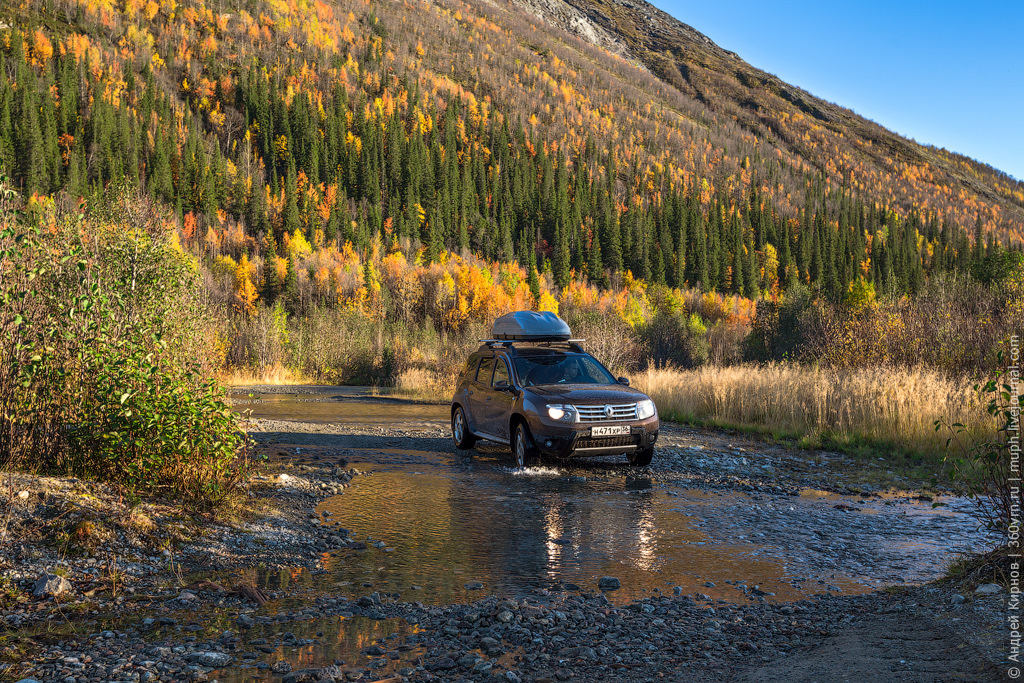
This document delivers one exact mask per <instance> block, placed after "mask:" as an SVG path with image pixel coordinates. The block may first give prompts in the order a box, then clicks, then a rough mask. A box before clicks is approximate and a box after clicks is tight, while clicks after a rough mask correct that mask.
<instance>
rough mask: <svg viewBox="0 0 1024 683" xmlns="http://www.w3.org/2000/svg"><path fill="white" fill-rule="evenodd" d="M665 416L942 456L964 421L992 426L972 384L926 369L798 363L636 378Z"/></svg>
mask: <svg viewBox="0 0 1024 683" xmlns="http://www.w3.org/2000/svg"><path fill="white" fill-rule="evenodd" d="M634 384H635V386H637V387H638V388H640V389H641V390H642V391H645V392H647V394H649V395H650V396H651V398H653V399H654V401H655V403H656V404H657V405H658V410H659V412H660V414H661V415H662V416H663V417H665V418H669V419H671V418H677V419H689V420H697V421H708V422H715V423H719V424H730V425H737V426H745V427H757V428H764V429H766V430H769V431H772V432H776V433H778V432H782V433H786V434H790V435H796V436H800V437H804V438H808V439H810V440H811V441H812V442H815V441H819V440H821V438H822V437H827V438H828V439H830V440H832V441H835V442H837V443H858V442H873V443H884V444H891V445H895V446H899V447H904V448H907V449H910V450H914V451H918V452H925V453H929V452H930V453H934V454H938V453H940V452H941V451H942V450H943V449H944V444H945V440H946V438H947V437H948V436H949V433H948V431H945V430H942V431H939V432H936V431H935V426H934V423H935V420H937V419H941V418H944V419H946V420H947V421H948V422H950V423H955V422H960V423H962V424H964V425H966V426H967V428H968V430H969V431H970V432H971V433H972V434H973V435H981V434H984V433H991V432H992V431H993V430H994V427H995V425H994V422H993V421H992V420H991V419H990V418H989V416H988V414H987V413H986V412H985V410H984V407H983V406H982V404H981V401H980V400H979V399H978V397H977V395H976V394H975V393H974V391H973V390H972V389H971V386H972V383H971V382H970V381H969V380H966V379H963V380H951V379H948V378H946V377H944V376H943V375H942V374H940V373H938V372H935V371H934V370H930V369H927V368H917V369H911V370H905V369H899V368H889V367H877V368H870V369H863V370H853V371H848V372H838V371H835V370H825V369H816V368H808V367H802V366H797V365H784V364H775V365H767V366H756V365H742V366H732V367H703V368H700V369H697V370H690V371H679V370H671V369H668V370H649V371H647V372H644V373H638V374H636V375H634Z"/></svg>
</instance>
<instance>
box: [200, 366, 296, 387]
mask: <svg viewBox="0 0 1024 683" xmlns="http://www.w3.org/2000/svg"><path fill="white" fill-rule="evenodd" d="M219 379H220V381H221V383H222V384H224V385H225V386H229V387H237V386H250V385H254V384H268V385H274V386H287V385H290V384H316V382H314V381H312V380H311V379H309V378H308V377H306V376H305V375H303V374H302V373H301V372H299V371H297V370H294V369H292V368H286V367H284V366H283V365H280V364H277V365H271V366H269V367H266V368H263V370H262V372H259V373H254V372H250V371H248V370H244V369H239V370H230V371H228V372H225V373H222V374H221V375H220V378H219Z"/></svg>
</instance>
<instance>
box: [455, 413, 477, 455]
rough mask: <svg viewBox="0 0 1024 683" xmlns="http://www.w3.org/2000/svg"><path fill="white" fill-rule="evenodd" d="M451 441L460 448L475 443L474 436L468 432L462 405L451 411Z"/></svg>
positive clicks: (471, 445)
mask: <svg viewBox="0 0 1024 683" xmlns="http://www.w3.org/2000/svg"><path fill="white" fill-rule="evenodd" d="M452 441H453V442H454V443H455V447H456V448H458V449H460V450H466V449H469V448H472V447H473V445H474V444H475V443H476V437H475V436H473V435H472V434H470V432H469V424H467V422H466V413H465V412H463V410H462V406H458V407H457V408H456V409H455V410H453V411H452Z"/></svg>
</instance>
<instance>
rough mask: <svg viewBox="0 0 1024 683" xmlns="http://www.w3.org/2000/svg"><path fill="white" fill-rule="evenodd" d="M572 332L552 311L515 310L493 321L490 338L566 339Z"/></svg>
mask: <svg viewBox="0 0 1024 683" xmlns="http://www.w3.org/2000/svg"><path fill="white" fill-rule="evenodd" d="M571 336H572V333H570V332H569V325H568V324H567V323H566V322H565V321H564V320H562V319H561V318H559V317H558V316H557V315H555V314H554V313H551V312H549V311H544V312H543V313H538V312H536V311H515V312H514V313H506V314H505V315H503V316H501V317H500V318H498V319H497V320H495V321H494V326H493V327H492V328H491V339H505V340H508V339H518V340H521V341H568V340H569V337H571Z"/></svg>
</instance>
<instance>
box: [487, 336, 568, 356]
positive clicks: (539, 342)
mask: <svg viewBox="0 0 1024 683" xmlns="http://www.w3.org/2000/svg"><path fill="white" fill-rule="evenodd" d="M479 341H480V343H482V344H486V345H487V346H488V347H489V348H492V347H495V346H498V347H502V348H512V346H514V345H516V344H527V345H530V346H554V345H557V344H564V345H566V346H568V347H569V348H570V349H572V350H573V351H576V352H577V353H585V352H584V351H583V347H581V346H580V344H582V343H583V342H585V341H587V340H586V339H480V340H479Z"/></svg>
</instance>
